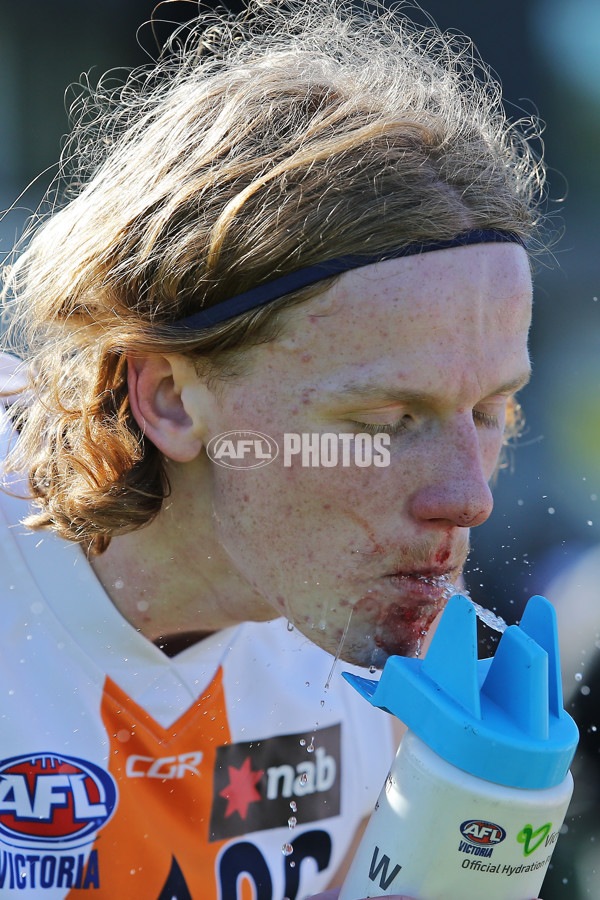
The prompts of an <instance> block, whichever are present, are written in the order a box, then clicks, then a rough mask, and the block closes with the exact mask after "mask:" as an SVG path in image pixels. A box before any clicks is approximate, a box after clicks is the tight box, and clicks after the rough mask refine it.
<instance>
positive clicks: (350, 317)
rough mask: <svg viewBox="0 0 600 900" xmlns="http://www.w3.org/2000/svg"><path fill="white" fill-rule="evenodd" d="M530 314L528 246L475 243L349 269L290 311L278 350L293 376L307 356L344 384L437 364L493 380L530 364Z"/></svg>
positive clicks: (455, 373) (400, 375) (315, 368)
mask: <svg viewBox="0 0 600 900" xmlns="http://www.w3.org/2000/svg"><path fill="white" fill-rule="evenodd" d="M530 317H531V277H530V269H529V262H528V258H527V254H526V253H525V251H524V250H523V248H522V247H520V246H518V245H512V244H487V245H475V246H469V247H459V248H452V249H448V250H439V251H435V252H431V253H424V254H421V255H420V256H413V257H406V258H402V259H397V260H389V261H386V262H382V263H377V264H375V265H372V266H367V267H364V268H362V269H356V270H354V271H351V272H347V273H345V274H344V275H343V276H341V277H340V278H339V279H338V281H337V282H336V284H334V286H333V287H332V288H331V289H330V290H328V291H326V292H325V293H323V294H322V295H320V296H319V297H316V298H315V299H314V300H311V301H309V302H308V303H306V304H302V305H301V306H299V307H296V308H295V309H294V310H293V311H292V313H291V315H290V319H289V321H288V324H287V327H286V332H285V335H284V336H282V338H281V339H280V340H279V341H277V342H275V345H272V349H273V352H274V354H275V356H277V355H281V354H283V355H284V356H286V357H287V358H286V360H285V363H286V373H287V375H288V376H290V377H293V376H294V375H295V374H297V375H298V376H299V377H301V378H302V377H304V374H305V373H304V374H303V371H302V368H303V367H302V366H301V365H298V362H299V361H300V362H302V361H304V362H308V361H310V363H311V365H310V370H311V372H312V374H313V375H321V376H322V377H323V378H324V379H327V378H330V379H331V380H332V381H335V383H336V384H337V385H338V386H339V385H340V384H342V383H344V381H346V380H350V381H351V380H352V379H353V378H355V377H356V376H357V375H359V374H360V373H361V370H365V369H366V368H369V370H370V374H371V375H373V374H375V375H377V374H378V375H379V376H381V377H382V378H383V377H385V378H386V379H387V380H390V378H391V379H392V380H396V379H400V381H402V380H403V379H404V378H405V377H408V376H409V375H414V374H415V373H416V374H419V377H425V375H426V371H432V370H433V369H435V370H445V371H446V374H447V376H448V378H458V377H459V371H460V377H461V378H464V377H465V373H466V372H468V371H471V372H472V373H474V375H475V376H477V373H479V372H480V371H482V370H483V371H489V372H490V377H494V371H495V370H503V369H511V368H512V367H513V366H514V365H519V364H521V365H526V358H525V360H524V359H523V357H524V355H525V357H526V341H527V332H528V328H529V322H530ZM516 357H520V359H519V360H517V359H516ZM421 369H423V370H424V371H423V372H421V371H420V370H421ZM501 374H502V372H500V375H501ZM510 375H511V372H509V373H508V376H509V377H507V379H506V380H507V381H508V380H510Z"/></svg>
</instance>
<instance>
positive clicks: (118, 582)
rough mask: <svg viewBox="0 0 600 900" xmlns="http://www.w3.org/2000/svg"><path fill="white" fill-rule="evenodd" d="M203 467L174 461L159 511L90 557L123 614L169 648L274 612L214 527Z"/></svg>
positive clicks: (263, 618) (135, 626) (273, 614)
mask: <svg viewBox="0 0 600 900" xmlns="http://www.w3.org/2000/svg"><path fill="white" fill-rule="evenodd" d="M202 467H203V464H202V462H201V461H200V460H199V461H198V462H197V463H196V462H194V463H186V464H185V465H178V464H172V467H171V468H170V471H169V480H170V482H171V486H172V493H171V495H170V497H169V501H168V503H167V504H165V505H164V506H163V509H162V510H161V512H160V513H159V514H158V516H157V517H156V518H155V519H154V520H153V521H152V522H151V523H150V524H149V525H147V526H146V527H145V528H143V529H140V530H139V531H136V532H133V533H132V534H127V535H122V536H120V537H116V538H114V539H113V540H112V542H111V544H110V546H109V548H108V550H106V551H105V552H104V553H103V554H102V555H101V556H97V557H92V559H91V565H92V568H93V570H94V572H95V574H96V576H97V578H98V579H99V581H100V582H101V584H102V586H103V587H104V589H105V591H106V593H107V594H108V596H109V597H110V599H111V600H112V602H113V603H114V605H115V606H116V607H117V609H118V610H119V612H120V613H121V615H123V616H124V618H125V619H127V621H128V622H130V623H131V625H133V626H134V628H136V629H137V630H138V631H140V632H141V633H142V634H143V635H144V636H145V637H147V638H148V639H149V640H151V641H154V642H156V643H157V644H158V645H159V646H161V649H164V650H165V652H168V653H171V652H176V651H172V649H171V648H178V649H183V646H187V645H189V644H191V643H194V642H195V641H196V640H199V639H200V638H201V637H203V636H206V635H207V634H210V633H212V632H214V631H219V630H221V629H223V628H227V627H229V626H231V625H236V624H239V623H240V622H244V621H249V620H252V621H266V620H268V619H273V618H275V616H276V613H275V611H274V610H273V608H272V607H271V606H270V605H269V604H267V603H266V601H264V600H263V599H262V597H261V596H260V595H259V594H258V593H257V592H256V591H255V590H254V588H252V586H251V585H250V584H249V583H248V582H247V581H246V580H245V579H244V578H243V576H242V575H241V574H240V573H239V572H238V571H237V570H236V569H234V567H233V565H232V563H231V561H230V559H229V557H228V555H227V553H226V551H225V550H224V548H223V547H222V545H221V543H220V541H219V539H218V536H217V535H216V534H215V532H214V528H213V521H214V519H213V515H212V510H211V503H210V494H209V491H208V490H207V491H205V492H202V489H201V487H199V485H202V483H203V479H202V478H200V477H197V475H198V474H199V473H197V472H196V471H195V470H196V469H197V468H202ZM195 476H196V477H195ZM187 482H190V483H188V484H186V483H187ZM204 483H205V484H206V482H204ZM192 485H194V487H193V488H192ZM201 492H202V493H203V497H204V502H203V500H202V497H199V496H198V494H199V493H201ZM190 498H193V500H190ZM197 501H198V502H197ZM182 642H183V644H182Z"/></svg>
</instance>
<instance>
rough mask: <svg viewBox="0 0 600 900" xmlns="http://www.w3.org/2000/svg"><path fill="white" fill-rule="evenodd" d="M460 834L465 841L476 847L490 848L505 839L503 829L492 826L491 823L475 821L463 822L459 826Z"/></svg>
mask: <svg viewBox="0 0 600 900" xmlns="http://www.w3.org/2000/svg"><path fill="white" fill-rule="evenodd" d="M460 833H461V834H462V836H463V837H464V839H465V841H468V842H469V844H474V845H475V846H476V847H491V846H493V845H494V844H499V843H500V842H501V841H503V840H504V838H505V837H506V831H505V830H504V828H501V827H500V826H499V825H494V823H493V822H480V821H479V820H477V819H471V820H470V821H468V822H463V823H462V825H461V826H460Z"/></svg>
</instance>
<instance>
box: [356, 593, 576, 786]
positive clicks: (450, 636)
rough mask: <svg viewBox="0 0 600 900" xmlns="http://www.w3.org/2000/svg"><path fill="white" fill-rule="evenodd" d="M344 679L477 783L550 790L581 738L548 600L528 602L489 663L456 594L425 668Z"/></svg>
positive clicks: (400, 665) (405, 662)
mask: <svg viewBox="0 0 600 900" xmlns="http://www.w3.org/2000/svg"><path fill="white" fill-rule="evenodd" d="M344 678H346V679H347V681H349V682H350V683H351V684H352V685H353V686H354V687H355V688H356V689H357V690H358V691H359V692H360V693H361V694H362V695H363V696H364V697H365V698H366V699H368V700H369V701H370V702H371V703H372V704H373V705H374V706H378V707H380V708H381V709H385V710H387V712H389V713H391V714H392V715H395V716H397V717H398V718H399V719H401V720H402V721H403V722H404V723H405V724H406V725H407V726H408V728H409V729H410V730H411V731H413V732H414V733H415V734H417V735H418V736H419V737H420V738H421V739H422V740H424V741H425V743H426V744H428V745H429V746H430V747H431V748H432V749H433V750H435V752H436V753H438V754H439V755H440V756H441V757H443V758H444V759H445V760H447V761H448V762H450V763H452V764H453V765H456V766H458V768H460V769H463V770H464V771H466V772H469V773H471V774H472V775H477V776H479V777H480V778H485V779H486V780H488V781H494V782H496V783H498V784H504V785H508V786H511V787H522V788H546V787H551V786H553V785H556V784H560V783H561V782H562V781H563V780H564V778H565V776H566V774H567V772H568V769H569V766H570V765H571V762H572V759H573V756H574V753H575V749H576V747H577V741H578V737H579V735H578V732H577V726H576V725H575V723H574V721H573V719H572V718H571V717H570V716H569V715H568V714H567V713H566V712H565V711H564V709H563V701H562V690H561V680H560V665H559V653H558V635H557V629H556V614H555V612H554V608H553V607H552V605H551V604H550V603H549V602H548V601H547V600H546V599H545V598H544V597H539V596H536V597H532V598H531V600H530V601H529V603H528V604H527V607H526V609H525V612H524V614H523V618H522V620H521V623H520V625H518V626H517V625H511V626H510V627H509V628H507V629H506V631H505V632H504V634H503V635H502V637H501V639H500V643H499V644H498V648H497V651H496V655H495V656H494V657H493V658H492V659H483V660H478V658H477V623H476V615H475V609H474V607H473V604H472V603H471V601H470V600H468V599H467V598H466V597H464V596H462V595H460V594H457V595H455V596H454V597H452V598H451V599H450V600H449V602H448V605H447V607H446V610H445V612H444V614H443V616H442V618H441V621H440V623H439V625H438V628H437V631H436V633H435V635H434V638H433V640H432V642H431V646H430V648H429V652H428V653H427V656H426V657H425V659H423V660H421V659H410V658H405V657H401V656H391V657H390V658H389V659H388V661H387V662H386V664H385V667H384V669H383V672H382V675H381V679H380V680H379V681H372V680H371V679H367V678H361V677H359V676H356V675H351V674H349V673H346V672H345V673H344Z"/></svg>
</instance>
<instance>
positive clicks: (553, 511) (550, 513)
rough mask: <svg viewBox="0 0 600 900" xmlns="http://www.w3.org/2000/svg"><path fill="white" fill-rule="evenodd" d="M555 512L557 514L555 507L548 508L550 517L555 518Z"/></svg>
mask: <svg viewBox="0 0 600 900" xmlns="http://www.w3.org/2000/svg"><path fill="white" fill-rule="evenodd" d="M555 512H556V510H555V509H554V507H553V506H549V507H548V515H549V516H553V515H554V513H555Z"/></svg>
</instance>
